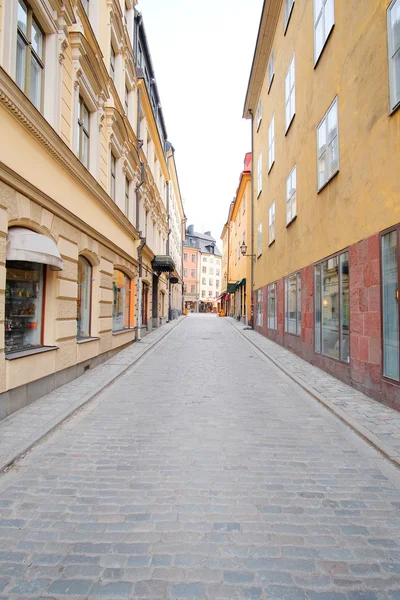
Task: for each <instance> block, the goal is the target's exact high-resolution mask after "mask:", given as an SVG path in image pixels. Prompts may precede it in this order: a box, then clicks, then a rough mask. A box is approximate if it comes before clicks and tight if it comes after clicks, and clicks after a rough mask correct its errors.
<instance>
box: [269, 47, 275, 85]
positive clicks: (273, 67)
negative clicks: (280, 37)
mask: <svg viewBox="0 0 400 600" xmlns="http://www.w3.org/2000/svg"><path fill="white" fill-rule="evenodd" d="M271 65H272V66H271ZM271 71H272V73H271ZM274 77H275V50H274V48H272V50H271V55H270V57H269V61H268V94H269V92H270V90H271V86H272V82H273V80H274Z"/></svg>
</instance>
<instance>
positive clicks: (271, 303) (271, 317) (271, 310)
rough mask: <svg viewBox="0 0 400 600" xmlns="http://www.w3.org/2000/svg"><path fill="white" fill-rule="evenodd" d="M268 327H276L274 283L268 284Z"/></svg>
mask: <svg viewBox="0 0 400 600" xmlns="http://www.w3.org/2000/svg"><path fill="white" fill-rule="evenodd" d="M268 327H269V329H277V310H276V283H271V284H270V285H269V286H268Z"/></svg>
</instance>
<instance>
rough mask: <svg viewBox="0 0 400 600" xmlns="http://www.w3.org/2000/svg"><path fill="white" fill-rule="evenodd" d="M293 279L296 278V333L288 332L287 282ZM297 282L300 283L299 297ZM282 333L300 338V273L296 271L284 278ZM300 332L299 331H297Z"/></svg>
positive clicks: (301, 314)
mask: <svg viewBox="0 0 400 600" xmlns="http://www.w3.org/2000/svg"><path fill="white" fill-rule="evenodd" d="M293 277H296V333H293V332H291V331H289V330H288V327H289V317H288V314H289V311H288V297H289V289H288V282H289V279H292V278H293ZM299 282H300V296H299ZM284 286H285V287H284V294H285V297H284V328H283V329H284V333H285V334H287V335H294V336H296V337H299V336H301V329H302V317H303V313H302V310H301V290H302V288H301V273H300V271H296V272H294V273H291V274H290V275H288V276H287V277H285V278H284ZM299 300H300V320H299V319H298V314H299V310H298V308H299ZM299 330H300V331H299Z"/></svg>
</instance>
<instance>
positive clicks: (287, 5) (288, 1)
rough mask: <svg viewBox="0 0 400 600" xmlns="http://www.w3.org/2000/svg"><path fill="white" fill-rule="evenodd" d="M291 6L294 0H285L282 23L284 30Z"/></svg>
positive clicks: (290, 12)
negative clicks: (283, 21)
mask: <svg viewBox="0 0 400 600" xmlns="http://www.w3.org/2000/svg"><path fill="white" fill-rule="evenodd" d="M293 6H294V0H285V23H284V30H285V31H286V29H287V26H288V23H289V19H290V15H291V14H292V10H293Z"/></svg>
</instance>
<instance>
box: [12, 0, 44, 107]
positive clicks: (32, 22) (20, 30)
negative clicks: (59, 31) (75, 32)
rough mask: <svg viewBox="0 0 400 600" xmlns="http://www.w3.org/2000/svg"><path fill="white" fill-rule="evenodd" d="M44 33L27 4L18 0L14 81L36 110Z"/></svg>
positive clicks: (40, 83) (40, 90) (38, 100)
mask: <svg viewBox="0 0 400 600" xmlns="http://www.w3.org/2000/svg"><path fill="white" fill-rule="evenodd" d="M43 46H44V35H43V33H42V30H41V28H40V26H39V23H38V22H37V20H36V19H35V15H34V13H33V11H32V9H31V7H30V6H29V4H27V3H25V2H23V0H19V1H18V24H17V61H16V76H15V79H16V82H17V85H18V86H19V87H20V88H21V90H22V91H23V92H24V93H25V94H26V95H27V96H28V98H29V99H30V100H31V102H32V103H33V104H34V105H35V106H36V108H37V109H38V110H40V109H41V105H42V89H43V72H44V63H43Z"/></svg>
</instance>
